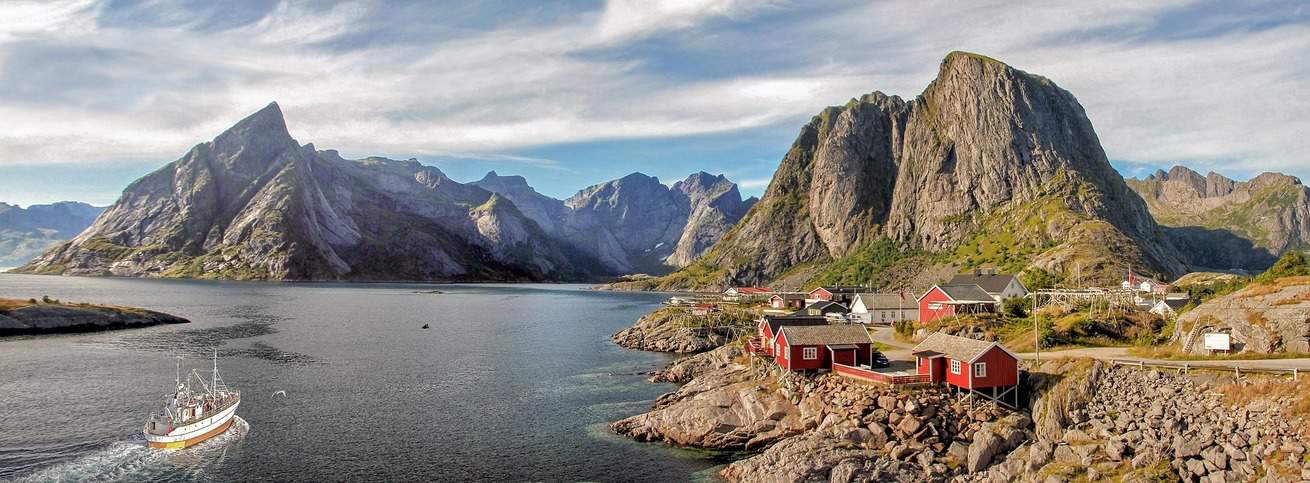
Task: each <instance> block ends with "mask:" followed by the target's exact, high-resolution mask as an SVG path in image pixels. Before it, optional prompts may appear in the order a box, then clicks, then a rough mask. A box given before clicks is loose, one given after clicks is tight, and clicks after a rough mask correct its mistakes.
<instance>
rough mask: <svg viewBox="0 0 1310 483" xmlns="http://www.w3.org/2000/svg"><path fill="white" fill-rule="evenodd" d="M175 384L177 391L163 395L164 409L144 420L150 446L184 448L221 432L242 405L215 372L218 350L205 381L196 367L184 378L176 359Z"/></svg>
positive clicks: (225, 429)
mask: <svg viewBox="0 0 1310 483" xmlns="http://www.w3.org/2000/svg"><path fill="white" fill-rule="evenodd" d="M174 384H175V388H176V390H175V391H174V392H172V393H170V394H165V395H164V410H163V411H160V412H159V413H157V414H154V415H152V416H150V420H149V421H147V422H146V427H145V435H146V443H147V444H148V445H149V446H150V447H151V448H170V449H181V448H187V447H190V446H193V445H195V444H197V443H200V442H202V441H205V440H207V439H209V438H212V437H214V436H218V435H220V434H223V432H224V431H227V428H228V427H230V426H232V420H233V419H234V418H235V417H236V411H237V406H238V405H240V404H241V393H240V392H239V391H234V390H232V389H229V388H228V387H227V385H225V384H223V378H222V377H221V376H219V375H218V351H217V350H215V351H214V370H213V372H212V375H211V376H210V378H209V380H208V381H206V380H205V378H204V376H201V375H200V371H197V370H195V369H192V370H191V372H190V373H189V374H187V377H186V379H183V378H182V362H181V358H178V363H177V375H176V377H175V378H174ZM193 384H194V385H193Z"/></svg>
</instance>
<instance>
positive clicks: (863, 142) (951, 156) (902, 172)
mask: <svg viewBox="0 0 1310 483" xmlns="http://www.w3.org/2000/svg"><path fill="white" fill-rule="evenodd" d="M888 247H891V248H888ZM912 254H913V256H911V255H912ZM899 260H903V261H904V262H905V263H906V264H910V265H913V268H914V269H915V270H919V271H923V270H925V269H929V268H931V267H932V266H941V265H951V266H953V268H954V269H959V268H972V267H976V266H997V267H1000V268H1002V269H1005V270H1011V271H1018V270H1023V269H1042V270H1045V271H1048V272H1050V273H1053V274H1056V275H1057V276H1059V275H1062V274H1072V273H1074V272H1078V273H1080V274H1081V276H1082V278H1083V280H1085V281H1089V282H1090V281H1096V280H1102V281H1107V282H1109V281H1113V280H1117V279H1118V277H1119V274H1120V273H1122V272H1123V269H1124V268H1125V267H1128V266H1131V267H1133V268H1134V269H1135V270H1138V271H1146V272H1154V273H1158V274H1162V275H1166V276H1168V275H1177V274H1180V273H1182V272H1184V271H1186V269H1187V267H1188V266H1189V262H1191V260H1189V259H1188V258H1187V257H1186V255H1185V254H1183V253H1180V252H1179V251H1177V250H1175V249H1174V247H1173V246H1172V245H1171V244H1170V242H1169V239H1168V238H1167V237H1166V235H1165V233H1164V230H1163V229H1162V228H1161V227H1160V226H1158V225H1157V224H1156V223H1155V221H1154V220H1153V219H1152V217H1151V214H1150V213H1149V212H1148V209H1147V206H1146V203H1144V202H1143V201H1142V199H1141V197H1139V196H1138V195H1137V194H1136V193H1135V192H1133V191H1132V190H1131V189H1130V188H1129V187H1128V185H1126V184H1125V183H1124V180H1123V178H1122V177H1121V176H1120V175H1119V174H1118V172H1116V171H1115V170H1114V168H1112V167H1111V166H1110V163H1109V162H1108V161H1107V159H1106V155H1105V152H1104V151H1103V150H1102V148H1101V145H1100V142H1099V140H1098V139H1097V136H1096V132H1095V131H1094V130H1093V128H1092V125H1091V122H1090V121H1089V120H1088V119H1087V116H1086V114H1085V113H1084V111H1083V108H1082V106H1081V105H1080V104H1079V103H1078V101H1077V99H1075V98H1074V96H1073V95H1072V94H1070V93H1069V92H1068V91H1065V90H1064V89H1061V88H1060V87H1059V86H1057V85H1056V84H1055V83H1054V82H1052V81H1051V80H1049V79H1046V78H1044V77H1040V76H1037V75H1033V74H1029V73H1026V72H1023V71H1020V70H1018V69H1015V68H1012V67H1010V66H1008V65H1006V64H1004V63H1002V62H1000V61H997V60H994V59H991V58H987V57H984V56H981V55H976V54H970V53H964V52H954V53H951V54H950V55H948V56H947V57H946V58H945V60H943V61H942V63H941V66H940V69H939V71H938V75H937V78H936V79H934V80H933V81H932V82H931V83H930V84H929V85H928V87H927V88H926V89H924V91H923V93H922V94H920V95H919V96H918V97H916V98H914V99H912V100H908V101H907V100H903V99H901V98H900V97H896V96H888V95H886V94H883V93H881V92H874V93H872V94H868V95H865V96H862V97H860V98H858V99H852V100H851V101H850V102H848V103H846V104H845V105H843V106H836V107H829V108H827V109H825V110H823V112H821V113H819V115H817V116H815V117H814V118H813V119H812V120H811V121H810V122H809V123H808V124H806V125H805V126H804V127H803V128H802V129H801V132H800V135H799V136H798V137H797V139H796V141H795V142H794V143H793V144H792V147H791V149H790V150H789V151H788V152H787V154H786V155H785V156H784V157H783V159H782V162H781V163H780V164H779V166H778V169H777V171H776V172H775V173H774V176H773V180H772V182H771V183H770V184H769V188H768V190H767V191H766V192H765V194H764V196H763V198H762V199H761V200H760V202H759V203H758V204H757V205H756V206H755V207H754V209H753V210H751V212H750V213H749V214H748V215H747V216H746V217H745V218H744V219H743V220H742V221H741V223H740V224H738V225H737V226H736V227H734V228H733V229H732V230H731V231H730V232H729V233H727V234H726V235H725V236H724V237H723V238H722V239H721V240H720V241H719V242H718V243H717V244H716V245H714V246H713V247H712V248H711V249H710V250H709V251H708V252H707V254H706V255H705V256H704V257H703V258H701V259H700V260H698V261H697V262H695V263H693V264H691V265H690V266H688V267H687V268H685V269H683V270H681V271H679V272H677V273H674V274H672V275H670V276H668V277H664V278H662V279H659V280H658V281H656V282H655V284H654V285H656V286H658V287H662V288H689V287H714V286H723V285H728V284H769V283H774V284H781V285H784V286H785V285H802V284H804V283H805V281H806V280H811V279H813V278H814V277H815V275H816V274H817V273H820V272H822V271H823V270H825V269H831V268H832V267H842V266H859V265H869V264H873V263H877V264H880V266H886V267H885V268H886V269H887V270H892V269H894V268H896V267H894V265H896V263H897V261H899ZM850 282H860V283H862V281H854V280H852V281H850Z"/></svg>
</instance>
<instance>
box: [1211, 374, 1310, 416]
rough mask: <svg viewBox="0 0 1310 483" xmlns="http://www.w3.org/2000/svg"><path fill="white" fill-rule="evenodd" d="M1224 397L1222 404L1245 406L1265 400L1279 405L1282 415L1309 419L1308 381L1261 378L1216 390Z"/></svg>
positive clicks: (1309, 388) (1309, 382)
mask: <svg viewBox="0 0 1310 483" xmlns="http://www.w3.org/2000/svg"><path fill="white" fill-rule="evenodd" d="M1216 389H1217V390H1218V391H1219V392H1220V393H1221V394H1223V395H1224V403H1226V404H1229V405H1239V406H1245V405H1247V404H1249V403H1251V402H1252V401H1255V400H1259V399H1267V400H1270V401H1273V402H1275V403H1278V404H1281V405H1282V406H1283V408H1284V413H1283V414H1284V415H1285V416H1290V417H1310V379H1305V380H1301V381H1297V382H1292V381H1287V380H1282V379H1277V378H1261V379H1260V380H1258V381H1256V382H1251V383H1245V384H1242V383H1238V384H1226V385H1223V386H1219V387H1218V388H1216Z"/></svg>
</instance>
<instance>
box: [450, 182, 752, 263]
mask: <svg viewBox="0 0 1310 483" xmlns="http://www.w3.org/2000/svg"><path fill="white" fill-rule="evenodd" d="M472 184H474V185H477V186H479V187H482V188H485V189H487V190H490V191H494V192H496V193H498V194H500V195H502V196H505V197H506V198H508V199H510V200H511V201H513V202H514V204H515V205H517V206H519V207H520V209H521V210H522V211H523V213H524V214H525V215H527V216H528V217H529V218H531V219H533V220H534V221H536V222H537V224H538V225H540V226H541V227H542V229H543V230H544V231H545V232H546V233H548V234H550V235H552V236H554V237H557V238H559V239H560V240H562V241H564V242H565V243H567V244H569V245H570V246H572V247H574V248H576V249H577V250H579V251H582V252H584V253H588V254H591V255H592V256H594V257H595V258H596V259H598V260H599V261H600V262H601V263H602V264H603V265H604V268H605V269H606V270H607V271H609V272H611V273H620V274H622V273H635V272H641V273H655V274H663V273H667V272H669V271H670V270H671V269H672V268H676V267H681V266H684V265H686V264H687V263H690V262H691V260H693V259H695V258H696V257H698V256H700V255H701V254H702V253H703V252H704V251H705V250H706V249H708V248H709V246H710V245H712V244H713V243H714V242H715V241H717V240H718V239H719V238H720V237H722V236H723V234H724V233H726V232H727V231H728V229H730V228H731V227H732V226H733V225H734V224H736V223H737V221H739V220H740V219H741V217H742V216H743V215H745V214H746V212H747V211H748V210H749V209H750V207H751V206H752V205H753V204H754V202H755V199H754V198H751V199H747V200H742V198H741V193H740V192H739V191H738V190H737V185H736V184H735V183H733V182H731V181H729V180H728V179H727V178H725V177H724V176H723V175H718V176H714V175H710V174H708V173H704V172H700V173H696V174H693V175H691V176H689V177H687V179H685V180H682V181H678V182H676V183H674V184H673V186H672V187H670V186H665V185H664V184H662V183H660V180H659V178H655V177H653V176H647V175H644V174H641V173H633V174H630V175H628V176H624V177H622V178H619V179H616V180H612V181H608V182H605V183H600V184H597V185H594V186H590V187H588V188H585V189H583V190H581V191H579V192H578V193H577V194H575V195H573V196H571V197H569V198H568V199H567V200H557V199H554V198H551V197H548V196H545V195H542V194H540V193H538V192H537V191H536V190H534V189H533V188H532V187H531V186H529V185H528V183H527V180H525V179H524V178H523V177H521V176H500V175H498V174H497V173H496V172H494V171H493V172H490V173H487V175H486V176H485V177H483V178H482V179H481V180H479V181H475V182H473V183H472Z"/></svg>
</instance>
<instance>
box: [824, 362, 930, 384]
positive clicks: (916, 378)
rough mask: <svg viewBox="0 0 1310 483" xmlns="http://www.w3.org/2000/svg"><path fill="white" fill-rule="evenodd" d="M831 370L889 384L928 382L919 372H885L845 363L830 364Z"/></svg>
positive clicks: (846, 375)
mask: <svg viewBox="0 0 1310 483" xmlns="http://www.w3.org/2000/svg"><path fill="white" fill-rule="evenodd" d="M832 372H833V373H834V374H838V375H841V376H845V377H849V378H852V379H859V380H862V381H869V382H877V383H881V384H887V385H889V386H911V385H924V384H929V383H930V382H929V380H928V376H926V375H920V374H885V373H882V372H877V371H874V370H872V369H865V368H863V367H856V366H848V365H846V364H836V363H834V364H833V365H832Z"/></svg>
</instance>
